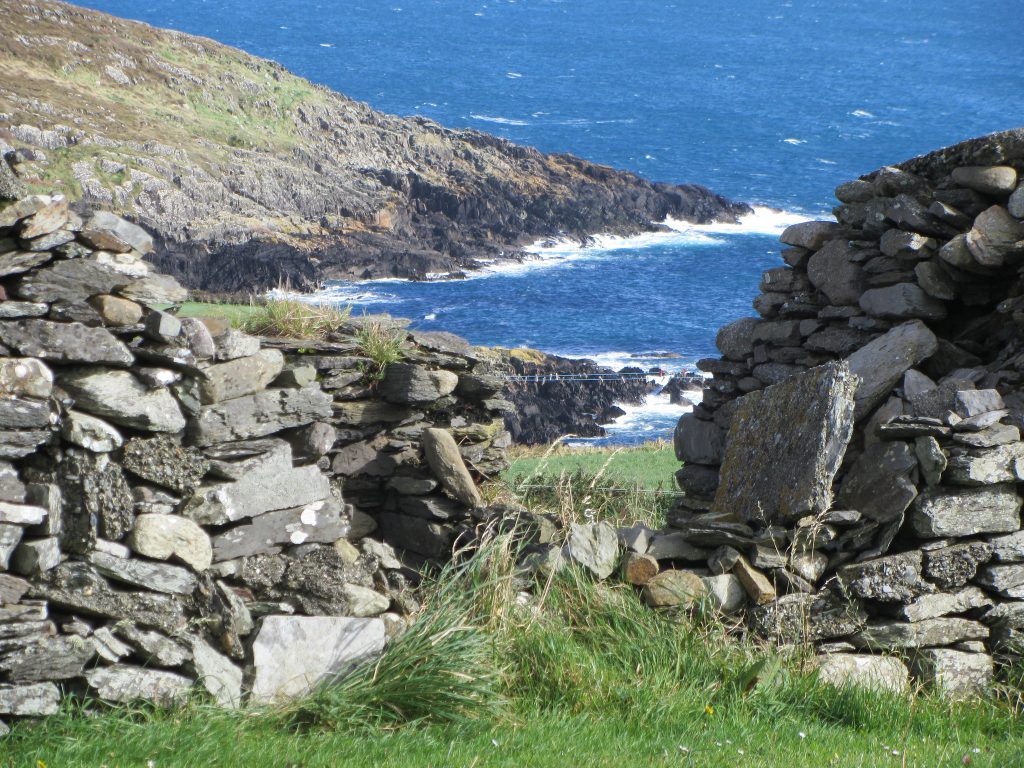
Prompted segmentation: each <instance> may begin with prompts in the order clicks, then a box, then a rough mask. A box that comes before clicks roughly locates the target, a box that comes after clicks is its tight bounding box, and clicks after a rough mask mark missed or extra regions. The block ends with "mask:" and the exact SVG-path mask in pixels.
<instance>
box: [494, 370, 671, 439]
mask: <svg viewBox="0 0 1024 768" xmlns="http://www.w3.org/2000/svg"><path fill="white" fill-rule="evenodd" d="M527 353H528V354H525V355H520V354H516V353H515V352H513V353H510V354H509V355H508V356H507V358H506V359H505V362H506V363H507V365H508V369H509V371H510V373H509V374H508V378H507V380H506V383H505V390H504V392H505V397H506V398H507V399H508V400H509V402H511V403H512V405H513V406H514V410H512V411H510V412H509V413H507V414H506V415H505V428H506V429H507V430H508V431H509V433H510V434H511V435H512V441H513V442H515V443H519V444H522V445H540V444H543V443H550V442H552V441H554V440H557V439H558V438H560V437H564V436H566V435H573V436H574V437H601V436H603V435H604V434H605V431H604V428H603V427H602V426H601V425H602V424H608V423H609V422H611V421H613V420H614V419H615V418H617V417H619V416H622V415H623V413H624V411H623V410H622V409H621V408H619V407H618V406H617V405H616V403H624V404H626V405H639V404H641V403H642V402H643V401H644V398H645V397H647V395H648V394H649V393H650V392H651V391H652V389H653V385H652V384H650V383H649V382H648V381H647V380H646V379H645V378H643V377H642V376H638V375H637V374H643V373H644V371H643V370H642V369H640V368H623V369H622V370H621V371H618V372H616V371H613V370H612V369H611V368H605V367H603V366H599V365H597V364H596V363H594V362H593V361H592V360H576V359H570V358H565V357H558V356H557V355H548V354H545V353H542V352H536V351H535V350H527ZM616 373H618V374H627V375H625V376H621V375H619V376H617V375H616Z"/></svg>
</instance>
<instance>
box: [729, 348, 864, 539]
mask: <svg viewBox="0 0 1024 768" xmlns="http://www.w3.org/2000/svg"><path fill="white" fill-rule="evenodd" d="M856 391H857V382H856V378H855V377H854V376H853V375H852V374H851V372H850V369H849V367H848V366H847V365H846V364H845V363H842V362H839V363H829V364H828V365H823V366H820V367H819V368H814V369H812V370H810V371H808V372H806V373H803V374H799V375H796V376H792V377H790V378H789V379H788V380H787V381H784V382H782V383H780V384H776V385H773V386H771V387H768V388H766V389H764V390H761V391H759V392H753V393H751V394H749V395H747V396H745V397H744V398H742V399H741V400H740V401H739V406H738V408H737V409H736V413H735V415H734V416H733V420H732V426H731V428H730V430H729V441H728V447H727V448H726V451H725V459H724V461H723V462H722V469H721V473H720V477H721V479H720V482H719V486H718V491H717V493H716V495H715V501H714V504H713V506H712V511H714V512H723V513H732V514H734V515H736V516H737V517H738V518H740V519H741V520H744V521H749V520H763V521H767V522H781V523H791V522H795V521H796V520H798V519H800V518H801V517H803V516H804V515H808V514H811V515H816V514H819V513H822V512H825V511H826V510H827V509H828V508H829V506H830V505H831V502H832V481H833V479H834V478H835V474H836V471H837V470H838V469H839V465H840V463H841V462H842V459H843V454H844V453H845V451H846V446H847V444H848V443H849V441H850V436H851V434H852V432H853V415H854V396H855V392H856Z"/></svg>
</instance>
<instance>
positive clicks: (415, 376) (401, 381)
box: [380, 363, 459, 404]
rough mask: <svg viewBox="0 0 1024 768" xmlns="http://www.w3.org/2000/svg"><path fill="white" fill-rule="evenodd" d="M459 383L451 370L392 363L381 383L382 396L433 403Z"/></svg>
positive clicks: (393, 399)
mask: <svg viewBox="0 0 1024 768" xmlns="http://www.w3.org/2000/svg"><path fill="white" fill-rule="evenodd" d="M458 384H459V377H458V375H456V374H454V373H452V372H451V371H431V370H428V369H426V368H424V367H422V366H419V365H415V364H413V363H392V364H391V365H389V366H388V367H387V368H386V369H385V371H384V379H383V381H381V383H380V393H381V396H382V397H383V398H384V399H385V400H387V401H389V402H392V403H402V404H407V403H432V402H434V401H435V400H438V399H439V398H442V397H444V396H445V395H450V394H451V393H452V392H454V391H455V387H457V386H458Z"/></svg>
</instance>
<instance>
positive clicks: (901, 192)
mask: <svg viewBox="0 0 1024 768" xmlns="http://www.w3.org/2000/svg"><path fill="white" fill-rule="evenodd" d="M1022 179H1024V131H1020V130H1018V131H1010V132H1006V133H1002V134H995V135H992V136H989V137H984V138H981V139H976V140H972V141H969V142H965V143H963V144H960V145H957V146H954V147H950V148H947V149H944V150H941V151H939V152H935V153H933V154H930V155H927V156H924V157H920V158H917V159H914V160H911V161H909V162H906V163H903V164H901V165H898V166H893V167H886V168H882V169H880V170H878V171H876V172H874V173H871V174H869V175H867V176H864V177H862V178H860V179H857V180H855V181H852V182H849V183H847V184H843V185H841V186H840V187H839V188H838V189H836V197H837V198H838V199H839V205H838V206H837V207H836V208H835V210H834V214H835V220H834V221H816V222H807V223H804V224H798V225H795V226H792V227H790V228H789V229H787V230H786V231H785V233H784V234H783V235H782V237H781V240H782V242H783V244H784V245H785V246H787V247H786V248H785V249H784V250H783V251H782V257H783V259H784V261H785V266H780V267H778V268H774V269H770V270H768V271H767V272H765V273H764V277H763V279H762V281H761V293H760V295H759V296H758V297H757V298H756V299H755V300H754V308H755V309H756V310H757V313H758V316H757V317H749V318H743V319H741V320H737V321H735V322H733V323H731V324H729V325H727V326H726V327H724V328H722V329H721V331H720V332H719V334H718V338H717V343H718V348H719V350H720V351H721V353H722V355H721V357H720V358H715V359H709V360H702V361H700V363H699V367H700V368H701V369H702V370H704V371H706V372H707V373H709V374H710V375H711V376H710V379H709V381H708V384H707V387H706V389H705V391H704V395H703V402H702V403H701V404H700V405H699V406H698V407H697V408H695V409H694V411H693V413H692V414H688V415H686V416H684V417H683V418H682V419H681V420H680V422H679V426H678V428H677V430H676V435H675V446H676V452H677V455H678V457H679V459H680V460H682V461H683V462H684V466H683V468H682V469H681V470H680V471H679V473H678V480H679V484H680V485H681V486H682V488H683V489H684V490H685V491H686V497H685V499H684V500H683V503H682V505H681V506H680V507H679V508H678V509H677V510H676V513H675V515H674V520H673V524H674V526H675V527H676V529H677V530H678V531H679V534H680V539H681V541H683V542H685V543H686V544H687V545H688V546H690V547H691V550H690V551H688V552H687V553H686V556H685V557H683V558H681V559H683V560H689V561H690V562H691V563H692V562H698V563H703V562H705V561H706V563H707V567H708V568H709V569H711V570H712V571H714V572H728V573H731V574H734V575H735V576H736V577H738V578H739V580H740V581H741V582H742V584H743V586H744V587H746V588H747V591H748V592H749V594H750V596H751V598H752V599H751V603H754V604H757V607H752V608H751V609H750V610H749V611H748V612H747V615H748V624H749V626H750V627H751V628H752V629H753V630H755V631H757V632H759V633H761V634H766V635H769V636H773V637H776V638H778V639H780V640H781V641H783V642H809V643H813V644H814V645H815V646H816V647H817V648H818V650H819V651H820V653H821V654H822V660H821V663H822V665H823V666H822V674H823V676H824V677H826V679H833V680H837V679H844V678H846V677H851V676H852V677H860V678H863V679H871V678H872V676H879V675H881V677H882V678H884V679H886V680H889V681H890V682H892V684H893V686H894V687H900V686H901V685H904V684H905V682H906V677H907V667H902V666H899V665H898V664H897V667H893V660H892V659H888V658H885V656H886V655H895V656H899V657H900V658H901V659H903V661H905V662H906V663H907V665H908V667H909V670H910V672H911V673H912V675H913V676H914V677H915V678H916V679H918V680H919V681H922V682H924V683H927V684H929V685H933V686H937V687H939V688H940V689H943V690H946V691H948V692H950V693H958V694H962V693H965V692H973V691H977V690H980V689H983V688H984V687H985V686H986V685H988V683H989V681H990V679H991V677H992V673H993V668H994V664H995V663H998V662H1000V661H1002V660H1005V659H1007V658H1011V657H1019V656H1020V654H1021V652H1022V650H1024V644H1022V640H1021V638H1022V632H1024V531H1022V530H1021V517H1020V509H1021V486H1020V484H1021V482H1022V481H1024V442H1022V441H1021V434H1020V430H1021V428H1022V426H1024V391H1022V388H1021V384H1022V372H1024V336H1022V328H1024V280H1022V278H1024V269H1022V267H1024V184H1022ZM834 654H839V655H834ZM826 655H831V657H827V656H826ZM894 669H896V670H897V671H896V673H895V677H893V674H894V673H893V670H894ZM900 680H902V682H899V681H900Z"/></svg>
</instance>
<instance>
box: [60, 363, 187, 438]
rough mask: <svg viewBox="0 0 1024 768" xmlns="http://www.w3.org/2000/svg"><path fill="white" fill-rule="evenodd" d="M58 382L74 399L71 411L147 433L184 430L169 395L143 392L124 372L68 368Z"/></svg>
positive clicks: (150, 390)
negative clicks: (101, 418) (95, 416)
mask: <svg viewBox="0 0 1024 768" xmlns="http://www.w3.org/2000/svg"><path fill="white" fill-rule="evenodd" d="M58 380H59V383H60V385H61V387H63V388H64V389H65V390H66V391H67V393H68V394H69V395H71V397H73V398H74V399H75V404H76V405H75V407H77V408H78V409H79V410H82V411H86V412H87V413H92V414H95V415H97V416H102V417H104V418H106V419H108V420H109V421H112V422H113V423H115V424H119V425H121V426H123V427H132V428H133V429H141V430H145V431H148V432H180V431H181V430H183V429H184V428H185V417H184V416H182V414H181V408H180V407H179V406H178V402H177V401H176V400H175V399H174V397H173V395H171V393H170V392H169V391H168V390H166V389H149V388H147V387H146V386H145V385H143V384H142V382H140V381H139V380H138V379H137V378H136V377H135V376H134V375H132V374H131V373H129V372H128V371H111V370H108V369H106V368H100V367H89V368H72V369H68V370H66V371H62V372H61V374H60V376H59V378H58Z"/></svg>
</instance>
